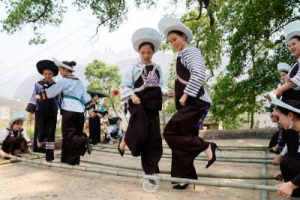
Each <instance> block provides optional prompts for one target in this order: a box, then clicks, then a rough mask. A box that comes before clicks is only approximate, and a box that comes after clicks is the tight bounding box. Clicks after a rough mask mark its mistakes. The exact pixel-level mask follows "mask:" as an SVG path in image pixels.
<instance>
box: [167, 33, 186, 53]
mask: <svg viewBox="0 0 300 200" xmlns="http://www.w3.org/2000/svg"><path fill="white" fill-rule="evenodd" d="M168 40H169V41H170V43H171V45H172V46H173V48H174V49H176V50H177V51H182V50H183V49H184V48H185V47H187V46H188V44H187V41H186V36H185V35H184V34H183V35H178V34H177V33H173V32H171V33H169V35H168Z"/></svg>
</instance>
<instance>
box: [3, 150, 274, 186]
mask: <svg viewBox="0 0 300 200" xmlns="http://www.w3.org/2000/svg"><path fill="white" fill-rule="evenodd" d="M9 157H11V158H14V159H16V160H19V161H22V162H27V163H32V164H36V165H39V166H47V167H57V168H63V169H71V170H78V171H86V172H94V173H101V174H109V175H115V176H124V177H133V178H143V179H153V178H154V177H155V179H157V180H160V181H167V182H177V183H187V184H195V185H205V186H214V187H229V188H240V189H251V190H267V191H272V192H275V191H277V188H276V187H274V186H265V185H255V184H249V183H228V182H218V181H208V180H193V179H186V178H174V177H167V176H154V177H153V176H147V175H145V174H141V173H132V172H128V171H119V170H110V169H100V168H91V167H82V166H78V165H74V166H73V165H66V164H59V163H46V162H43V161H39V160H30V159H26V158H19V157H15V156H11V155H9Z"/></svg>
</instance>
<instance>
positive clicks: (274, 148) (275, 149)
mask: <svg viewBox="0 0 300 200" xmlns="http://www.w3.org/2000/svg"><path fill="white" fill-rule="evenodd" d="M278 149H279V144H277V145H276V146H275V147H272V150H273V151H274V152H276V151H278Z"/></svg>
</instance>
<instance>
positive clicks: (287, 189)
mask: <svg viewBox="0 0 300 200" xmlns="http://www.w3.org/2000/svg"><path fill="white" fill-rule="evenodd" d="M295 188H296V186H295V185H294V184H293V183H292V182H291V181H289V182H286V183H282V184H280V185H279V188H278V190H277V194H278V195H279V196H282V197H286V198H289V197H291V195H292V192H293V190H294V189H295Z"/></svg>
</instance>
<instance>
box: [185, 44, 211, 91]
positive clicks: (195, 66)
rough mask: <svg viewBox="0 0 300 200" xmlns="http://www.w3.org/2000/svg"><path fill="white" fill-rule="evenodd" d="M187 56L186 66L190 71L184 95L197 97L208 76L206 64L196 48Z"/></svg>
mask: <svg viewBox="0 0 300 200" xmlns="http://www.w3.org/2000/svg"><path fill="white" fill-rule="evenodd" d="M187 54H191V55H186V56H185V57H186V60H185V66H186V68H187V69H188V70H189V71H190V79H189V80H188V82H187V84H186V87H185V89H184V93H186V94H188V96H192V97H196V96H197V94H198V92H199V90H200V88H201V87H202V86H203V85H204V80H205V76H206V70H205V64H204V60H203V57H202V55H201V53H200V51H199V50H198V49H196V48H192V49H190V50H189V51H188V52H187Z"/></svg>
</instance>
